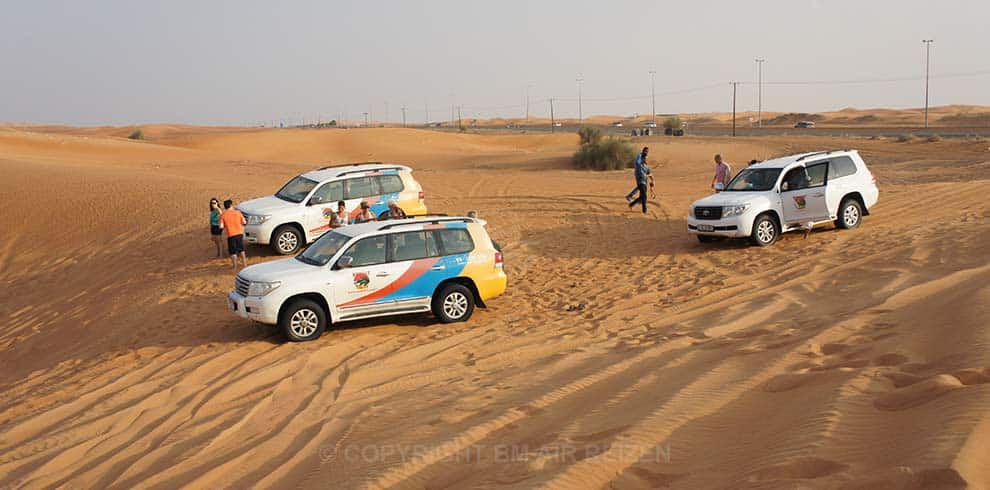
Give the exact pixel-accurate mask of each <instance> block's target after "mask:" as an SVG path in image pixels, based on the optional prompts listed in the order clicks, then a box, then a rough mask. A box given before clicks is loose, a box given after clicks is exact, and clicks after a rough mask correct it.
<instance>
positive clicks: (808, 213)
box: [780, 162, 829, 225]
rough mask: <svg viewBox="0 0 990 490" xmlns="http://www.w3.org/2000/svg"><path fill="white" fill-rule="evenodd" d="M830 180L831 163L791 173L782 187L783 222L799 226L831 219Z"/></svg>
mask: <svg viewBox="0 0 990 490" xmlns="http://www.w3.org/2000/svg"><path fill="white" fill-rule="evenodd" d="M827 181H828V162H820V163H815V164H811V165H808V166H803V165H802V166H799V167H795V168H792V169H790V170H788V171H787V173H786V174H785V175H784V178H783V180H782V181H781V184H780V185H781V193H780V198H781V201H782V203H781V207H782V211H783V213H784V223H786V224H787V225H796V224H804V223H809V222H818V221H826V220H828V219H829V213H828V205H827V202H826V198H825V185H826V183H827Z"/></svg>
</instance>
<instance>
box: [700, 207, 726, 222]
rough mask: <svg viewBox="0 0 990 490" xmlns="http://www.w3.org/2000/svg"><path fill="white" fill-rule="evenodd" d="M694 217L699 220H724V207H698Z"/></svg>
mask: <svg viewBox="0 0 990 490" xmlns="http://www.w3.org/2000/svg"><path fill="white" fill-rule="evenodd" d="M694 217H695V218H697V219H722V206H696V207H695V208H694Z"/></svg>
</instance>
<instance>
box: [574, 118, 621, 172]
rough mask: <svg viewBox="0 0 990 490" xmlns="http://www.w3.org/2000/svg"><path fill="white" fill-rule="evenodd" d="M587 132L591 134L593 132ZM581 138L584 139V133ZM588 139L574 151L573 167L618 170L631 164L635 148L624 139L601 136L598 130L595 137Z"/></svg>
mask: <svg viewBox="0 0 990 490" xmlns="http://www.w3.org/2000/svg"><path fill="white" fill-rule="evenodd" d="M582 129H584V128H582ZM587 134H588V136H593V135H594V132H588V133H587ZM581 139H582V140H584V139H585V137H584V135H582V138H581ZM588 141H589V142H588V143H585V144H582V145H581V147H580V148H578V151H577V152H575V153H574V158H573V163H574V166H575V167H577V168H580V169H589V170H619V169H623V168H629V167H631V166H632V165H633V161H634V160H635V158H636V149H635V148H633V146H632V145H630V144H629V143H628V142H626V141H625V140H621V139H619V138H613V137H611V136H610V137H607V138H602V137H601V132H600V131H598V137H597V139H596V138H589V139H588Z"/></svg>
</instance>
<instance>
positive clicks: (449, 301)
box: [443, 292, 468, 319]
mask: <svg viewBox="0 0 990 490" xmlns="http://www.w3.org/2000/svg"><path fill="white" fill-rule="evenodd" d="M467 309H468V299H467V296H464V295H463V294H461V293H460V292H453V293H450V294H448V295H447V297H446V298H444V300H443V312H444V313H446V314H447V316H448V317H450V318H455V319H456V318H460V317H462V316H464V314H465V313H467Z"/></svg>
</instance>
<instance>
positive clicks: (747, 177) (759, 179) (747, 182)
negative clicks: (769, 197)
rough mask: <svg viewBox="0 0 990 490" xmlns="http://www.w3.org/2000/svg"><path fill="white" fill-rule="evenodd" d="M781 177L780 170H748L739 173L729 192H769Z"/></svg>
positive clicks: (730, 185)
mask: <svg viewBox="0 0 990 490" xmlns="http://www.w3.org/2000/svg"><path fill="white" fill-rule="evenodd" d="M779 175H780V169H779V168H747V169H743V171H742V172H739V173H738V174H737V175H736V177H735V178H734V179H732V182H729V186H728V187H727V188H726V189H725V190H727V191H768V190H770V189H773V186H774V185H776V184H777V177H778V176H779Z"/></svg>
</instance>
